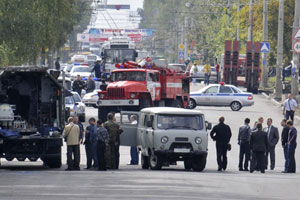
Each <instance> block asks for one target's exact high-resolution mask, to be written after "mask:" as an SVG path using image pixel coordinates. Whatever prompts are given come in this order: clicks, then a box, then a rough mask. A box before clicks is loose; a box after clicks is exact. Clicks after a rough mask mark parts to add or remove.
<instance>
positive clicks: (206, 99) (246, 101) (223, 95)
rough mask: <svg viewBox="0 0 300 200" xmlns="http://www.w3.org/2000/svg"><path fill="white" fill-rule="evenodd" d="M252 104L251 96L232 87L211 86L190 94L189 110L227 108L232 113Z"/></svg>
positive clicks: (222, 85)
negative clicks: (209, 107)
mask: <svg viewBox="0 0 300 200" xmlns="http://www.w3.org/2000/svg"><path fill="white" fill-rule="evenodd" d="M253 104H254V100H253V94H252V93H249V92H242V91H241V90H240V89H239V88H237V87H235V86H234V85H225V84H211V85H208V86H206V87H204V88H202V89H200V90H199V91H198V92H191V93H190V103H189V108H191V109H193V108H195V107H196V106H229V107H230V108H231V109H232V110H233V111H239V110H240V109H241V108H242V107H244V106H252V105H253Z"/></svg>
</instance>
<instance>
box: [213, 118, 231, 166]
mask: <svg viewBox="0 0 300 200" xmlns="http://www.w3.org/2000/svg"><path fill="white" fill-rule="evenodd" d="M224 121H225V118H224V117H220V118H219V124H218V125H215V126H214V127H213V129H212V131H211V132H210V137H211V138H212V139H213V140H214V141H216V148H217V162H218V171H222V169H223V170H224V171H225V170H226V168H227V150H228V144H229V142H230V138H231V129H230V127H229V126H228V125H226V124H224Z"/></svg>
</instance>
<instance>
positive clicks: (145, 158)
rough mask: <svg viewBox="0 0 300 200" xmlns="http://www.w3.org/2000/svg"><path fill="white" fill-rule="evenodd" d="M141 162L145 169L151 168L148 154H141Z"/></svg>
mask: <svg viewBox="0 0 300 200" xmlns="http://www.w3.org/2000/svg"><path fill="white" fill-rule="evenodd" d="M141 163H142V168H143V169H149V158H148V156H144V155H141Z"/></svg>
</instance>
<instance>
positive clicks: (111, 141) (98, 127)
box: [63, 113, 122, 171]
mask: <svg viewBox="0 0 300 200" xmlns="http://www.w3.org/2000/svg"><path fill="white" fill-rule="evenodd" d="M121 133H122V129H121V128H120V126H119V125H118V124H117V123H116V122H115V117H114V113H108V115H107V121H106V122H105V123H102V121H101V120H97V122H96V119H95V118H90V119H89V126H88V127H86V130H84V129H83V126H82V124H81V123H80V122H79V121H78V118H77V117H70V118H69V119H68V124H67V125H66V126H65V129H64V131H63V137H64V138H65V141H66V143H67V165H68V168H66V170H69V171H70V170H80V167H79V164H80V144H84V145H85V151H86V159H87V163H86V169H91V168H94V169H98V170H102V171H105V170H107V169H118V167H119V157H120V154H119V146H120V134H121ZM83 140H84V141H83Z"/></svg>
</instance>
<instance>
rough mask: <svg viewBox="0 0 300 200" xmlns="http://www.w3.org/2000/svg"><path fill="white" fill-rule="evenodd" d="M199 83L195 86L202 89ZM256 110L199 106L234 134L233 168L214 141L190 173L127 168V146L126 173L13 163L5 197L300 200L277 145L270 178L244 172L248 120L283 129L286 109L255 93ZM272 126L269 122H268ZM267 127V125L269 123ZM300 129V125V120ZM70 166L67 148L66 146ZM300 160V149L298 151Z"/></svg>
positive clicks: (297, 182)
mask: <svg viewBox="0 0 300 200" xmlns="http://www.w3.org/2000/svg"><path fill="white" fill-rule="evenodd" d="M199 87H201V86H199V85H197V86H192V90H197V89H198V88H199ZM254 99H255V104H254V106H252V107H246V108H242V110H240V111H238V112H233V111H231V110H230V108H223V107H221V108H217V107H197V108H196V109H199V110H201V111H203V113H204V114H205V117H206V120H208V121H210V122H212V123H213V125H215V124H217V122H218V117H219V116H224V117H225V123H227V124H228V125H229V126H230V127H231V129H232V132H233V136H232V140H231V144H232V151H230V152H229V153H228V162H229V163H228V168H227V170H226V171H225V172H217V164H216V151H215V144H214V142H213V141H212V140H211V139H209V153H208V160H207V165H206V169H205V170H204V171H203V172H193V171H185V170H184V169H183V163H180V162H178V165H177V166H171V167H168V168H163V169H162V170H161V171H151V170H142V169H141V166H129V165H126V164H127V163H128V162H129V160H130V155H129V147H121V165H120V170H112V171H106V172H99V171H93V170H89V171H88V170H81V171H71V172H69V171H68V172H66V171H64V169H65V168H66V166H65V165H64V166H63V167H62V168H61V169H47V168H44V167H42V166H41V165H42V163H41V162H40V161H38V162H35V163H30V162H16V161H13V162H7V161H4V160H2V167H1V168H0V199H1V200H2V199H11V200H15V199H24V200H27V199H32V200H34V199H96V198H97V199H99V198H101V199H299V195H300V192H299V186H300V174H299V171H300V167H297V171H298V173H297V174H282V173H281V171H282V170H283V164H284V159H283V150H282V148H281V146H280V145H277V147H276V167H275V170H274V171H271V170H267V171H266V173H265V174H261V173H258V172H254V173H253V174H250V173H249V172H239V171H238V153H239V149H238V148H239V146H238V145H237V131H238V128H239V126H240V125H242V124H243V120H244V118H246V117H249V118H250V119H251V125H253V123H254V121H255V120H256V119H257V118H258V117H260V116H262V117H264V118H265V119H266V118H268V117H271V118H273V121H274V125H275V126H277V127H279V130H280V132H281V127H280V121H281V119H282V117H283V116H282V114H281V110H280V109H279V108H277V107H275V106H274V105H273V104H271V103H270V101H269V100H267V99H266V98H265V97H263V96H262V95H255V96H254ZM91 116H94V117H96V116H97V110H96V109H94V108H87V117H91ZM265 122H266V120H265ZM264 125H266V124H264ZM296 128H297V129H298V130H300V122H296ZM63 152H64V155H63V163H65V161H66V159H65V157H66V156H65V146H64V147H63ZM296 160H297V161H298V162H299V160H300V150H299V148H297V149H296ZM84 167H85V152H84V147H83V146H82V147H81V168H82V169H83V168H84Z"/></svg>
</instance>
